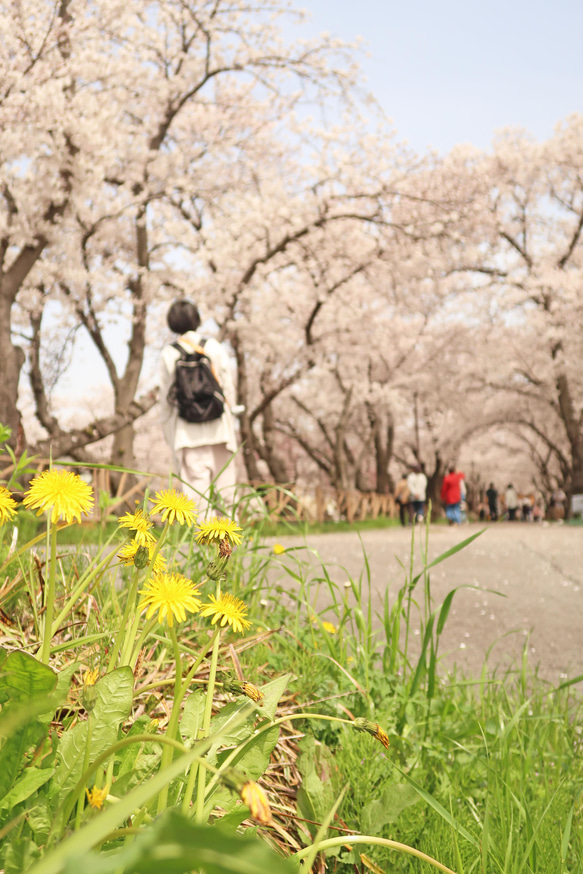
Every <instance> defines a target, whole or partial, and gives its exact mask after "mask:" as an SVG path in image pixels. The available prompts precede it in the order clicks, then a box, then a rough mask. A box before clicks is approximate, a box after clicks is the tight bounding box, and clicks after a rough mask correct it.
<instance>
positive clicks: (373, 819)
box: [360, 783, 419, 835]
mask: <svg viewBox="0 0 583 874" xmlns="http://www.w3.org/2000/svg"><path fill="white" fill-rule="evenodd" d="M417 801H419V795H418V794H417V792H416V791H415V789H414V787H413V786H409V784H407V783H393V784H391V785H390V786H387V787H386V788H385V790H384V792H383V794H382V795H381V797H380V798H375V799H374V800H373V801H371V802H370V803H369V804H367V805H366V807H364V808H363V810H362V814H361V818H360V829H361V831H362V833H363V834H365V835H380V833H381V831H382V829H383V827H384V826H385V825H387V824H388V823H391V822H396V821H397V819H398V818H399V816H400V815H401V813H402V812H403V811H404V810H405V809H406V808H407V807H411V805H413V804H416V803H417Z"/></svg>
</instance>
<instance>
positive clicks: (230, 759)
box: [206, 713, 354, 795]
mask: <svg viewBox="0 0 583 874" xmlns="http://www.w3.org/2000/svg"><path fill="white" fill-rule="evenodd" d="M296 719H322V720H323V721H324V722H338V723H340V724H341V725H350V726H352V728H354V722H353V721H352V720H351V719H342V717H341V716H325V715H324V714H322V713H292V714H290V715H289V716H280V717H279V719H274V720H273V722H267V724H266V725H263V726H262V727H261V728H260V729H258V730H257V731H256V732H255V734H252V735H251V737H249V738H247V740H245V741H243V742H242V743H241V744H239V746H238V747H236V748H235V749H234V750H233V751H232V752H231V753H229V755H228V756H227V758H226V759H225V760H224V761H223V762H222V763H221V765H220V766H219V768H218V770H217V772H216V774H215V775H214V777H211V779H210V781H209V784H208V786H207V787H206V794H207V795H208V794H209V792H210V791H211V789H213V788H214V786H216V784H217V783H218V782H219V780H220V777H221V774H222V773H223V772H224V771H226V770H227V768H230V767H231V766H232V765H234V764H236V761H235V760H236V759H237V760H238V759H239V758H241V757H242V756H243V754H244V752H245V748H246V747H247V746H250V745H251V744H252V743H255V741H256V740H257V738H258V737H259V735H261V734H265V732H267V731H271V729H272V728H273V727H274V726H276V725H281V724H282V722H293V721H294V720H296Z"/></svg>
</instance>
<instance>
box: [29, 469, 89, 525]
mask: <svg viewBox="0 0 583 874" xmlns="http://www.w3.org/2000/svg"><path fill="white" fill-rule="evenodd" d="M23 503H24V506H25V507H27V508H28V509H29V510H38V513H37V516H40V515H41V513H44V511H45V510H52V512H51V522H53V523H55V522H58V520H59V519H61V518H62V519H64V520H65V521H66V522H72V521H73V520H74V519H77V521H78V522H80V521H81V513H89V512H90V511H91V510H92V508H93V489H92V488H91V486H89V485H87V483H86V482H83V480H82V479H81V477H80V476H79V474H77V473H72V472H71V471H69V470H45V471H44V472H43V473H41V474H40V476H37V477H35V479H33V481H32V483H31V484H30V488H29V489H28V491H27V492H26V494H25V496H24V501H23Z"/></svg>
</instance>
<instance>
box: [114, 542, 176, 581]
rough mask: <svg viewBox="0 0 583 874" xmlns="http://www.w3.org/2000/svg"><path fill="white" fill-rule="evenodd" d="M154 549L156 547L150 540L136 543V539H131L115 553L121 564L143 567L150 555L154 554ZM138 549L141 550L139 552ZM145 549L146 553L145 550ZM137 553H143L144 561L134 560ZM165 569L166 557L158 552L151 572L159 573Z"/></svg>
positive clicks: (149, 559) (149, 560)
mask: <svg viewBox="0 0 583 874" xmlns="http://www.w3.org/2000/svg"><path fill="white" fill-rule="evenodd" d="M155 549H156V543H155V542H154V543H152V542H150V541H148V543H138V541H137V540H132V542H131V543H127V544H126V545H125V546H123V547H122V548H121V549H120V551H119V552H118V554H117V557H118V558H119V559H120V561H121V562H122V564H125V565H135V566H136V567H141V568H144V567H146V566H147V565H148V564H149V563H150V562H151V561H152V556H153V555H154V550H155ZM140 550H141V552H140ZM145 550H147V553H146V552H145ZM138 554H139V555H140V556H142V555H143V558H146V559H147V560H146V561H145V562H142V561H141V560H139V561H138V562H136V556H137V555H138ZM165 570H166V559H165V558H164V556H163V555H161V554H160V553H158V555H157V556H156V558H155V559H154V567H153V572H154V573H155V574H161V573H162V572H163V571H165Z"/></svg>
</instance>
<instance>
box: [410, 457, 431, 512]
mask: <svg viewBox="0 0 583 874" xmlns="http://www.w3.org/2000/svg"><path fill="white" fill-rule="evenodd" d="M407 485H408V486H409V507H410V509H411V519H412V520H414V521H416V522H423V516H424V513H425V499H426V497H427V477H426V476H425V474H424V473H423V471H422V470H421V468H420V467H419V465H418V464H414V465H412V466H411V473H410V474H409V476H408V477H407Z"/></svg>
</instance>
